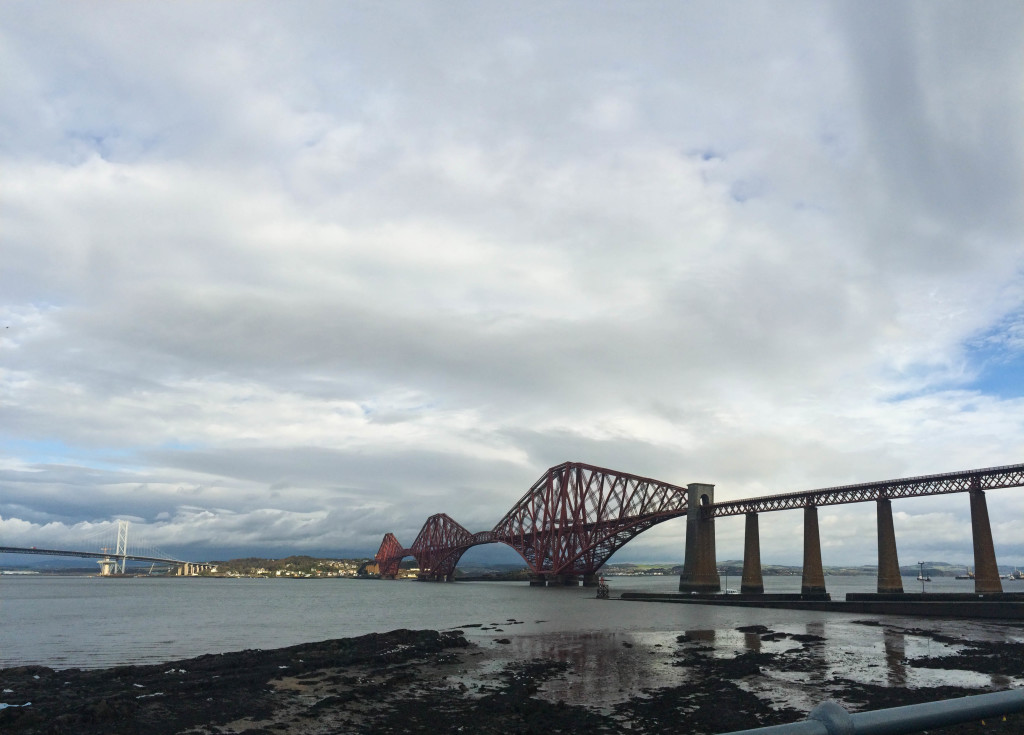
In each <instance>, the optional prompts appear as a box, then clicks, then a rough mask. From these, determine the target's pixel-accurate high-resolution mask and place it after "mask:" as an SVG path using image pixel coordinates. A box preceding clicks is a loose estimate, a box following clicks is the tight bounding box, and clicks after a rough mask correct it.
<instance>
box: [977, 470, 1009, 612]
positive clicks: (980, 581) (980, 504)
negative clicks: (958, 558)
mask: <svg viewBox="0 0 1024 735" xmlns="http://www.w3.org/2000/svg"><path fill="white" fill-rule="evenodd" d="M977 483H978V481H977V479H975V480H973V484H974V487H972V488H971V491H970V492H969V493H968V495H970V496H971V532H972V535H973V536H974V591H975V592H976V593H977V594H979V595H986V594H992V593H995V592H1002V591H1003V583H1002V582H1000V581H999V566H998V565H997V564H996V549H995V545H994V544H993V543H992V526H991V524H989V520H988V504H987V503H986V502H985V491H984V490H982V489H981V488H980V487H978V485H977Z"/></svg>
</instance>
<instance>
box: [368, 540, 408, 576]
mask: <svg viewBox="0 0 1024 735" xmlns="http://www.w3.org/2000/svg"><path fill="white" fill-rule="evenodd" d="M406 556H409V552H408V551H407V550H406V549H403V548H402V544H400V543H399V542H398V539H397V538H395V534H393V533H386V534H384V540H383V541H381V542H380V548H379V549H377V556H376V561H377V572H378V574H380V576H382V577H394V576H395V575H396V574H398V568H399V567H400V566H401V564H402V559H403V558H404V557H406Z"/></svg>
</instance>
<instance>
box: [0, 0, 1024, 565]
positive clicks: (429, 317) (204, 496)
mask: <svg viewBox="0 0 1024 735" xmlns="http://www.w3.org/2000/svg"><path fill="white" fill-rule="evenodd" d="M638 8H639V9H638V10H637V12H635V13H630V14H629V15H628V16H624V15H623V14H622V13H621V9H619V8H617V7H616V6H614V5H610V4H609V5H605V4H597V5H594V4H588V5H587V7H586V8H585V9H584V7H583V6H582V5H578V6H577V5H573V4H569V5H563V6H558V7H557V8H547V9H546V10H545V12H544V13H527V12H510V11H508V10H506V9H498V8H491V9H486V8H474V9H473V10H472V11H471V12H470V11H469V10H468V9H466V8H463V9H462V10H463V11H465V12H454V10H453V9H451V8H449V7H447V6H444V5H442V4H427V5H417V6H416V7H415V8H413V7H412V6H408V5H402V6H401V7H400V8H372V9H371V8H369V7H368V6H367V7H364V6H344V7H339V8H325V7H320V6H306V5H302V4H300V5H297V6H289V7H288V8H281V7H279V6H274V5H262V4H259V3H254V4H248V5H247V6H246V12H245V17H244V20H240V18H239V16H238V14H239V6H235V5H232V4H224V5H220V6H215V7H205V6H194V7H185V8H176V9H175V11H174V12H173V13H171V12H168V11H166V10H165V9H163V8H160V7H159V6H153V7H145V6H140V7H132V8H124V7H123V6H108V5H103V4H98V5H95V6H92V7H91V8H90V9H89V10H88V11H87V12H84V13H79V14H75V16H74V17H71V16H67V15H66V14H62V13H55V12H54V11H53V10H51V9H48V8H46V7H30V6H17V8H15V7H14V6H9V7H7V8H5V9H3V10H2V11H0V12H2V13H3V14H4V16H5V19H6V20H7V21H8V22H6V23H4V27H5V28H6V30H5V31H4V33H3V41H4V42H3V43H0V48H2V49H3V51H2V52H0V53H2V54H3V57H2V60H3V62H4V65H5V68H10V69H17V70H18V73H17V74H13V75H9V77H8V78H6V79H5V81H4V82H3V84H4V85H5V86H4V88H3V90H2V91H3V92H4V94H5V99H7V100H8V104H6V105H4V106H3V109H2V110H0V132H3V136H2V138H3V141H4V142H3V143H0V165H2V166H3V168H4V171H5V186H4V191H3V193H2V198H0V205H2V207H0V226H2V229H3V232H4V240H3V245H2V253H3V258H4V262H3V268H2V269H0V293H2V294H3V297H2V299H0V318H2V320H3V323H2V324H0V327H2V332H3V334H2V335H0V399H2V401H3V403H2V411H3V416H4V421H3V423H2V426H3V429H2V430H0V442H2V446H3V447H4V452H3V460H2V461H0V470H2V473H0V483H2V487H3V489H4V493H3V498H4V499H3V501H0V514H2V515H3V517H4V519H6V520H5V523H9V524H13V523H17V522H28V523H30V524H31V526H30V527H31V528H32V529H35V530H39V531H40V532H41V531H42V528H43V527H44V526H45V524H47V523H60V524H64V525H65V526H69V527H73V526H75V525H76V524H78V523H82V522H85V521H89V522H92V521H104V522H109V521H110V519H112V518H115V517H117V516H119V515H131V516H133V517H137V518H139V519H142V521H145V523H146V524H151V525H152V526H153V528H154V529H159V533H160V534H163V536H164V537H165V538H166V539H168V540H170V541H171V542H173V539H178V543H181V544H201V543H202V540H203V538H204V533H205V534H209V535H208V538H210V539H221V540H222V541H223V543H225V544H228V543H230V544H234V545H237V546H242V545H249V544H259V543H260V540H261V539H262V540H263V542H264V543H266V544H267V545H268V547H273V548H278V547H280V548H290V547H292V546H294V547H295V548H299V547H302V548H313V547H314V546H317V548H329V547H331V546H332V545H333V546H338V547H344V548H350V549H351V548H359V547H360V546H361V545H362V546H366V545H367V544H369V545H375V543H376V542H375V541H374V539H379V537H380V536H381V535H382V534H383V532H385V531H388V530H395V531H396V532H399V531H400V538H402V539H403V540H404V541H406V542H407V543H409V542H411V540H412V538H413V537H414V536H415V533H416V530H417V529H418V527H419V524H420V523H421V522H422V520H423V519H425V518H426V516H427V515H430V514H431V513H434V512H449V513H450V514H452V515H453V517H455V518H456V519H457V520H459V521H460V522H462V523H463V524H464V525H466V526H467V527H470V528H471V530H482V529H484V528H487V527H489V526H490V525H492V524H493V523H494V522H495V521H497V520H498V518H500V517H501V515H502V514H503V513H504V512H505V510H506V509H507V508H508V506H510V505H511V504H512V503H513V502H514V501H515V500H516V499H518V497H519V496H520V495H521V494H522V492H524V491H525V490H526V488H527V487H529V485H530V484H531V483H532V482H533V480H534V479H535V478H536V477H537V476H538V475H540V474H541V473H542V472H543V470H544V469H545V468H546V467H547V466H549V465H553V464H557V463H559V462H562V461H565V460H580V461H585V462H590V463H593V464H598V465H604V466H611V467H613V468H616V469H621V470H623V471H628V472H633V473H636V474H641V475H646V476H653V477H659V478H661V479H664V480H667V481H670V482H675V483H679V484H685V483H686V482H689V481H693V480H696V479H700V480H706V481H711V482H715V483H716V484H717V485H718V487H719V488H720V489H719V494H720V496H721V497H724V498H738V497H743V496H745V495H763V494H766V493H769V492H782V491H790V490H798V489H810V488H814V487H821V486H829V485H837V484H844V483H849V482H859V481H867V480H872V479H887V478H892V477H897V476H902V475H908V474H914V475H916V474H925V473H929V472H939V471H947V470H955V469H964V468H968V467H975V466H984V465H992V464H1006V463H1012V462H1016V461H1019V460H1020V459H1021V454H1022V449H1024V439H1022V436H1024V432H1022V428H1024V426H1022V420H1021V419H1020V416H1021V415H1024V414H1022V411H1021V398H1020V397H1015V396H1014V395H1005V394H1004V395H995V394H988V393H985V392H984V391H983V390H981V389H979V388H978V387H977V385H976V381H977V379H978V376H979V375H980V374H981V373H982V371H983V368H984V365H982V364H980V363H979V358H978V350H979V349H980V348H979V345H981V346H982V347H983V348H984V350H985V351H986V353H985V358H984V359H986V360H989V361H992V360H994V359H996V360H997V359H998V357H999V356H1000V355H1006V354H1009V353H1014V354H1016V353H1019V342H1020V340H1019V339H1018V338H1017V333H1018V332H1019V331H1020V330H1019V329H1018V326H1019V321H1020V319H1019V315H1020V313H1021V273H1022V268H1024V261H1022V259H1021V254H1020V251H1019V243H1020V239H1021V237H1020V236H1021V234H1022V231H1024V223H1022V221H1021V210H1020V207H1019V206H1017V203H1018V202H1019V201H1020V198H1021V194H1022V193H1024V192H1022V190H1024V184H1022V181H1021V173H1020V172H1021V171H1022V170H1024V167H1022V164H1024V160H1022V159H1024V152H1022V148H1021V143H1020V137H1019V134H1018V132H1017V131H1019V130H1020V128H1021V123H1022V122H1024V119H1022V118H1024V101H1022V95H1021V93H1020V90H1021V89H1022V85H1021V81H1022V79H1021V77H1022V71H1021V70H1022V69H1024V64H1021V63H1019V62H1020V61H1021V59H1020V57H1021V55H1022V53H1024V52H1022V51H1021V49H1022V48H1024V44H1022V43H1021V41H1022V40H1024V39H1022V38H1021V37H1020V36H1021V27H1024V26H1022V24H1021V23H1019V22H1017V23H1015V22H1014V21H1015V20H1019V18H1020V12H1021V11H1020V9H1019V7H1017V6H1016V5H1013V4H1000V3H994V4H990V5H989V6H988V7H987V8H986V9H985V11H984V12H979V11H977V9H974V8H972V9H971V10H970V11H967V10H963V9H959V8H958V7H957V6H955V5H947V4H937V5H934V4H933V5H902V6H900V7H899V8H890V7H888V6H882V5H877V6H870V7H869V8H867V9H864V10H862V4H853V5H843V4H837V5H826V6H818V7H815V8H813V9H812V8H809V7H805V8H801V9H800V12H793V13H781V14H780V13H779V12H778V10H777V8H774V7H772V8H771V9H769V7H768V6H760V5H751V6H749V12H748V13H745V14H744V15H743V17H734V14H730V13H728V12H725V11H722V10H721V9H719V8H717V6H715V5H713V4H706V5H705V4H698V5H693V4H688V5H685V6H678V7H673V8H666V7H663V6H658V12H657V13H654V12H653V10H652V8H653V6H638ZM570 27H571V28H573V31H574V32H573V33H572V34H566V33H564V29H565V28H570ZM971 38H984V39H986V40H985V43H973V42H971V41H970V39H971ZM993 353H994V354H995V358H994V357H993ZM986 364H990V363H986ZM1018 395H1019V394H1018ZM1014 497H1015V496H1014V495H1013V491H1005V492H1004V493H1002V494H994V495H993V496H992V497H991V499H990V502H991V504H992V506H993V508H994V511H995V513H994V515H995V517H999V518H1010V517H1013V513H1018V511H1019V510H1020V508H1019V507H1017V504H1016V502H1017V501H1015V500H1014ZM936 502H938V501H936ZM915 507H916V506H915ZM189 508H196V509H199V510H197V511H194V512H193V511H192V510H187V509H189ZM929 508H930V506H928V507H926V506H921V509H920V510H919V511H915V513H914V514H913V516H914V517H913V518H909V519H908V522H907V524H906V527H905V529H904V530H900V531H899V533H900V534H901V535H902V536H905V538H906V539H907V542H908V543H912V544H918V546H916V547H914V546H912V547H911V548H912V549H915V550H916V549H920V550H921V552H922V553H923V552H924V551H925V550H926V549H927V546H925V544H926V543H927V542H928V541H929V539H928V538H927V537H926V535H916V534H917V532H916V531H915V530H914V529H915V528H917V527H919V526H920V524H925V525H927V524H929V523H933V522H935V523H938V520H937V518H939V517H938V516H937V517H936V518H932V516H931V515H929V514H933V513H940V511H939V510H929ZM356 509H362V510H359V512H354V511H355V510H356ZM835 513H836V514H837V515H836V516H835V518H837V519H840V520H839V521H837V524H836V526H835V527H834V529H835V533H833V534H832V536H831V537H830V538H829V539H828V543H827V545H826V549H827V550H828V551H827V553H826V555H828V554H833V553H834V554H835V555H836V557H837V559H838V557H842V556H848V557H849V558H850V559H851V560H855V561H858V562H865V561H868V562H869V561H871V560H872V559H873V556H874V553H875V552H874V540H873V538H874V536H873V534H874V530H873V519H872V518H871V517H869V516H870V514H867V515H865V513H864V512H863V509H861V510H860V511H857V510H850V509H845V510H844V509H838V510H836V511H835ZM790 515H792V514H780V517H779V518H778V519H776V518H772V519H771V524H770V525H772V529H771V530H768V529H766V528H765V526H766V525H769V524H763V525H762V534H763V536H764V553H763V558H764V559H765V561H766V562H768V561H771V560H772V556H773V555H775V556H779V557H783V556H787V555H792V554H793V553H794V552H793V551H792V539H793V538H794V528H798V526H799V518H798V517H796V516H795V515H794V516H793V517H790ZM829 517H830V518H831V517H832V516H829ZM942 518H944V516H943V517H942ZM950 518H955V517H954V516H950ZM915 523H917V524H918V525H915ZM1007 523H1009V521H1007ZM332 524H334V525H332ZM721 525H722V530H721V533H722V534H723V535H722V536H721V540H720V544H719V548H720V550H723V549H729V548H733V549H734V550H735V551H737V552H738V551H739V550H741V541H742V530H741V528H740V525H736V524H733V525H735V527H733V525H730V524H728V523H723V524H721ZM335 526H336V527H335ZM954 526H956V522H955V520H953V521H951V522H950V523H949V524H948V525H947V526H943V528H947V529H948V530H949V533H948V534H946V535H945V536H944V538H946V539H948V542H949V553H950V554H953V553H954V552H955V553H959V554H961V555H966V554H969V544H968V545H966V546H965V542H964V538H963V529H962V528H961V530H960V531H959V532H956V533H954V531H953V528H954ZM11 527H12V528H13V527H14V526H11ZM19 528H22V527H20V526H19ZM840 528H841V529H842V530H843V534H842V535H840V534H839V533H838V529H840ZM261 529H265V533H263V532H261ZM672 529H673V524H665V526H664V527H658V528H656V529H652V530H651V531H649V532H648V533H647V534H645V535H644V536H642V537H640V538H638V539H637V540H636V541H634V542H633V543H632V544H630V546H629V547H627V550H635V551H630V552H629V553H645V554H651V555H654V556H657V557H659V558H663V559H668V558H673V557H674V558H679V557H681V554H682V542H681V539H680V538H679V536H680V534H681V532H680V531H679V529H676V530H672ZM1011 532H1012V529H1010V528H1007V529H1002V530H999V531H998V532H997V537H998V536H999V534H1004V535H1005V538H1010V536H1009V535H1007V534H1010V533H1011ZM19 533H20V531H19ZM48 533H49V532H48ZM261 533H263V535H261ZM211 543H213V542H212V541H211ZM1007 543H1009V542H1008V541H1007ZM318 545H320V546H318ZM367 550H369V551H372V550H373V549H367ZM623 553H626V551H624V552H623ZM1013 553H1019V551H1014V552H1013ZM734 555H735V554H734ZM912 555H916V553H912ZM796 556H797V557H798V556H799V554H796ZM954 561H956V560H954Z"/></svg>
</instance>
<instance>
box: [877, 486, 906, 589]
mask: <svg viewBox="0 0 1024 735" xmlns="http://www.w3.org/2000/svg"><path fill="white" fill-rule="evenodd" d="M875 505H876V510H877V519H878V592H879V594H882V593H894V592H897V593H899V594H903V577H902V576H900V560H899V556H898V555H897V554H896V531H895V530H893V525H892V502H891V501H890V500H889V498H879V499H878V500H876V501H875Z"/></svg>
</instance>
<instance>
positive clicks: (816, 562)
mask: <svg viewBox="0 0 1024 735" xmlns="http://www.w3.org/2000/svg"><path fill="white" fill-rule="evenodd" d="M800 594H802V595H823V594H825V571H824V570H823V569H822V567H821V537H820V535H819V534H818V506H816V505H805V506H804V575H803V580H802V581H801V584H800Z"/></svg>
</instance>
